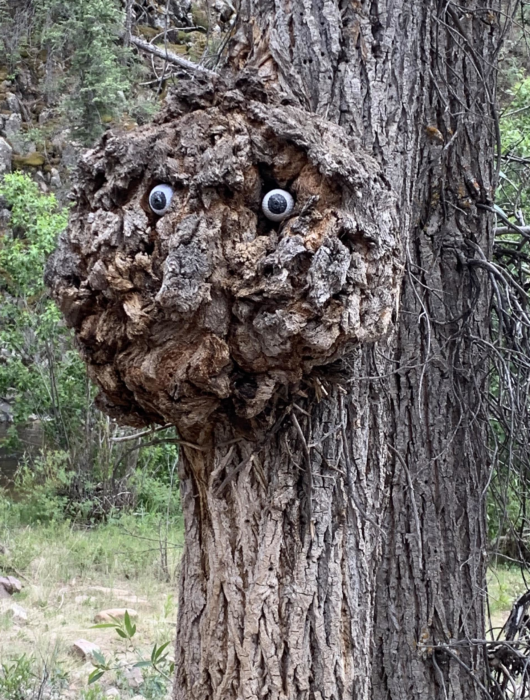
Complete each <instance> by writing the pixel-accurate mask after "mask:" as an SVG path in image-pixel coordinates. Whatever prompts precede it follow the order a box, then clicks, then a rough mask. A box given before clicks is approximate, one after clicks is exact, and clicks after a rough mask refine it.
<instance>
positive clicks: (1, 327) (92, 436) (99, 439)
mask: <svg viewBox="0 0 530 700" xmlns="http://www.w3.org/2000/svg"><path fill="white" fill-rule="evenodd" d="M0 196H2V197H3V198H4V200H5V201H6V203H7V205H8V206H9V207H10V208H11V221H10V227H11V228H10V230H9V231H8V232H7V234H6V235H5V236H4V237H2V238H0V302H1V304H0V397H4V398H5V399H8V400H9V401H10V402H11V403H12V407H13V427H12V429H11V442H12V444H14V443H16V440H17V429H18V428H19V427H20V426H23V425H24V424H25V423H26V422H28V421H29V420H30V419H33V420H34V419H38V420H39V422H40V425H41V426H42V430H43V433H44V443H45V448H44V449H43V450H42V452H41V454H40V455H38V456H37V457H36V458H35V457H34V458H32V460H31V462H30V461H28V460H26V462H24V463H23V464H22V465H21V468H20V470H19V473H18V475H17V478H16V483H15V486H16V488H17V490H18V494H19V504H18V508H19V515H20V518H21V520H22V521H24V522H49V521H52V520H57V519H58V518H60V517H67V518H69V519H71V520H76V521H86V520H88V521H90V520H95V519H101V518H106V517H108V516H109V515H110V514H111V513H112V511H113V510H114V509H116V508H118V509H121V508H131V507H133V506H135V505H137V504H138V506H139V507H140V509H142V510H143V511H145V512H158V513H165V514H167V513H169V514H174V513H176V512H177V510H178V505H175V503H178V500H177V499H173V500H172V502H171V503H170V505H169V510H168V490H172V489H174V490H176V479H175V478H173V477H174V476H175V474H174V465H175V463H176V458H177V455H178V452H177V447H176V445H175V444H174V440H175V434H174V431H173V430H167V431H165V433H164V434H162V433H158V434H157V439H156V440H153V439H152V436H151V435H149V434H147V435H145V436H144V437H143V438H140V439H134V436H132V438H133V439H131V440H129V439H128V437H127V431H122V430H121V429H120V428H119V427H118V426H117V425H116V424H114V423H113V422H112V421H111V420H110V419H109V418H107V417H106V416H104V415H102V414H101V413H100V412H99V411H97V410H96V409H95V406H94V398H95V394H96V389H95V387H94V386H93V385H92V383H91V382H90V381H89V379H88V377H87V373H86V368H85V365H84V364H83V362H82V361H81V359H80V358H79V355H78V353H77V351H76V350H75V348H74V339H73V334H72V332H71V331H70V330H69V329H68V328H66V327H65V325H64V322H63V320H62V318H61V315H60V313H59V310H58V309H57V307H56V305H55V303H54V302H53V301H52V300H51V299H50V298H49V297H48V296H47V294H46V290H45V287H44V282H43V274H44V266H45V262H46V258H47V256H48V255H49V253H50V252H51V251H52V250H53V249H54V246H55V241H56V239H57V236H58V235H59V233H60V232H61V231H62V229H63V228H64V227H65V225H66V222H67V212H66V211H65V210H63V209H60V208H59V206H58V204H57V201H56V200H55V197H54V196H53V195H44V194H42V193H40V192H39V190H38V188H37V186H36V184H35V183H34V182H33V181H32V180H31V178H30V177H29V176H27V175H24V174H21V173H13V174H11V175H7V176H6V177H5V179H4V181H3V183H2V184H0ZM129 432H130V431H129ZM124 437H125V438H127V439H125V440H124ZM167 440H172V441H173V442H169V443H168V442H167ZM144 445H145V447H143V446H144ZM136 493H138V501H137V498H136Z"/></svg>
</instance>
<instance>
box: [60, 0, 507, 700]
mask: <svg viewBox="0 0 530 700" xmlns="http://www.w3.org/2000/svg"><path fill="white" fill-rule="evenodd" d="M499 24H500V13H499V12H498V3H497V1H496V0H494V2H486V1H485V0H474V1H470V2H468V3H466V5H465V9H464V8H463V6H462V5H456V4H454V5H453V4H452V3H450V2H445V1H443V2H440V1H438V0H362V1H359V2H356V1H354V0H298V1H297V2H296V3H295V2H293V1H292V0H242V3H241V10H240V17H239V22H238V29H237V32H236V33H235V36H234V38H233V41H232V43H231V46H230V52H229V58H228V63H227V66H226V68H225V73H224V77H223V78H220V79H218V80H217V82H214V83H213V84H211V83H208V82H206V79H204V78H196V79H194V80H191V81H189V82H183V83H182V84H181V85H180V87H179V88H178V90H177V91H176V92H175V93H174V95H173V96H172V97H171V98H170V99H169V101H168V105H167V108H166V110H165V112H164V114H163V115H162V116H161V117H160V118H158V120H157V122H156V123H155V124H154V125H153V126H149V127H144V128H143V129H141V130H138V132H136V133H134V134H127V135H120V134H112V133H111V134H108V135H106V137H104V139H103V140H102V142H101V143H100V144H99V146H98V147H97V148H96V149H94V150H93V151H90V152H89V153H88V154H87V155H86V156H85V157H84V158H83V160H82V161H81V163H80V168H79V173H78V184H77V186H76V188H75V189H74V192H75V194H76V199H77V204H76V207H75V209H74V212H73V214H72V217H71V223H70V227H69V230H68V233H67V235H66V236H65V237H63V239H62V241H61V244H60V247H59V249H58V252H57V253H56V254H55V256H54V258H53V259H52V260H51V262H50V265H49V268H48V280H49V283H50V285H51V286H52V288H53V290H54V294H55V295H56V297H57V299H58V300H59V302H60V304H61V308H62V309H63V312H64V313H65V316H66V318H67V320H68V322H69V323H70V324H71V325H72V326H74V327H75V328H76V332H77V337H78V340H79V344H80V348H81V351H82V353H83V355H84V357H85V359H86V361H87V363H88V365H89V369H90V372H91V375H92V376H93V378H94V379H95V381H97V382H98V384H99V385H100V387H101V389H102V395H101V399H100V403H101V406H102V407H103V408H104V409H105V410H106V411H107V412H109V413H110V414H111V415H114V416H115V417H116V418H117V419H118V420H120V421H122V422H124V423H128V424H131V425H145V424H148V423H153V422H161V423H164V422H168V421H169V422H172V423H174V424H175V425H176V426H177V427H178V430H179V432H180V435H181V437H182V439H183V441H184V444H183V448H182V451H183V458H182V460H181V486H182V496H183V508H184V514H185V526H186V550H185V554H184V557H183V562H182V578H181V586H180V598H179V621H178V637H177V647H176V669H177V670H176V681H175V690H174V695H175V698H176V700H184V699H185V700H207V699H213V698H216V699H219V700H230V699H231V698H233V699H236V698H237V699H238V700H239V699H243V698H245V699H248V700H250V699H251V698H263V699H267V700H280V699H281V700H305V699H308V700H309V699H310V698H315V699H317V698H318V699H319V700H324V699H325V700H332V699H333V700H335V699H339V698H341V699H342V698H355V699H357V700H360V699H366V700H368V699H371V700H403V699H404V698H407V700H408V699H409V698H410V699H414V698H418V699H419V698H422V699H424V698H438V697H439V698H455V699H457V698H466V700H469V699H471V698H479V697H482V695H481V689H480V682H481V670H480V669H481V664H482V663H483V661H482V659H481V656H480V651H479V650H475V649H474V648H473V647H471V646H470V647H469V648H466V647H464V648H463V649H460V650H459V652H458V653H457V654H456V653H453V652H452V651H451V648H449V651H443V650H441V649H440V648H438V649H436V650H433V647H435V646H436V645H445V646H446V647H447V645H450V644H451V643H453V642H455V641H458V640H463V639H472V638H480V637H483V634H484V630H483V628H484V619H483V602H484V601H483V596H484V585H485V584H484V573H485V571H484V570H485V560H484V547H485V530H484V504H483V493H484V488H485V485H486V482H487V477H488V465H487V458H486V452H485V449H484V443H485V417H484V413H483V409H482V403H481V398H482V396H483V393H484V390H485V386H486V379H487V363H486V361H485V359H484V356H483V354H482V351H481V347H483V345H482V344H481V342H480V340H481V339H483V338H485V337H487V326H488V324H487V315H488V308H487V283H486V280H485V279H484V278H483V277H482V276H481V273H480V266H479V265H476V264H475V263H476V261H477V260H481V259H482V257H485V258H488V257H489V254H490V248H491V222H490V220H489V215H488V214H487V211H486V210H485V209H482V208H481V206H480V205H483V206H488V205H490V204H491V200H492V192H493V188H494V172H493V169H494V168H493V143H494V140H495V123H496V119H495V113H494V90H495V67H494V66H495V60H496V56H497V52H498V41H499ZM158 183H168V184H170V185H171V186H172V187H173V189H174V191H175V193H174V197H173V201H172V204H171V207H170V209H169V211H168V212H167V213H166V214H165V215H164V216H162V217H160V218H157V217H156V216H155V215H154V214H153V213H152V212H151V211H150V210H149V206H148V202H147V200H148V195H149V192H150V190H151V189H152V187H153V186H154V185H156V184H158ZM278 186H280V187H282V188H284V189H289V190H290V191H291V192H292V193H293V194H294V195H295V198H296V207H295V210H294V212H293V215H292V217H291V218H289V219H288V220H287V221H286V222H285V223H283V224H281V225H279V226H277V225H272V224H271V222H268V221H267V220H266V219H265V218H264V217H263V216H262V214H261V213H260V203H261V199H262V197H263V195H264V194H265V193H266V192H267V191H268V190H270V189H271V188H273V187H278ZM466 666H467V667H468V669H469V670H474V671H475V677H473V676H472V674H471V673H469V670H466V668H465V667H466Z"/></svg>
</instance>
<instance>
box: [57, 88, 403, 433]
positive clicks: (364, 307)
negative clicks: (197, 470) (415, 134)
mask: <svg viewBox="0 0 530 700" xmlns="http://www.w3.org/2000/svg"><path fill="white" fill-rule="evenodd" d="M160 183H166V184H169V185H171V187H172V188H173V189H174V196H173V200H172V203H171V207H170V209H169V211H168V212H167V213H165V214H164V215H163V216H161V217H158V216H157V215H156V214H154V213H153V212H152V211H151V209H150V207H149V202H148V198H149V193H150V192H151V190H152V188H153V187H154V186H156V185H157V184H160ZM275 187H280V188H283V189H286V190H288V191H290V192H291V193H292V195H293V196H294V198H295V200H296V204H295V209H294V211H293V213H292V215H291V216H289V217H288V219H286V220H285V221H283V222H281V223H280V224H275V223H273V222H271V221H269V220H268V219H266V218H265V216H264V215H263V213H262V211H261V202H262V200H263V197H264V196H265V194H266V193H267V192H268V191H269V190H271V189H273V188H275ZM73 194H74V198H75V200H76V204H75V207H74V210H73V212H72V215H71V219H70V225H69V228H68V230H67V232H66V233H65V235H64V236H63V237H62V238H61V241H60V244H59V248H58V251H57V252H56V254H55V255H54V257H53V258H52V259H51V261H50V263H49V266H48V272H47V280H48V283H49V284H50V286H51V288H52V290H53V294H54V296H55V298H56V299H57V300H58V302H59V305H60V307H61V309H62V311H63V313H64V315H65V317H66V319H67V321H68V323H69V324H70V325H71V326H73V327H74V328H75V331H76V336H77V340H78V342H79V346H80V348H81V351H82V354H83V357H84V359H85V361H86V362H87V364H88V367H89V372H90V375H91V377H92V378H93V379H94V380H95V381H96V382H97V384H98V385H99V387H100V388H101V391H102V395H101V397H100V406H101V407H102V408H103V409H104V410H106V411H107V412H108V413H110V414H111V415H113V416H114V417H116V418H118V419H119V420H120V421H121V422H122V423H128V424H132V425H143V424H149V423H153V422H159V423H167V422H170V423H173V424H175V425H176V426H177V427H178V428H179V429H181V430H187V429H188V428H191V427H193V426H198V425H203V424H204V423H205V422H208V421H210V422H211V421H213V420H214V419H215V416H216V415H220V414H223V415H237V416H241V417H243V418H247V419H248V418H253V417H255V416H257V415H259V414H262V413H263V412H264V411H265V410H266V409H267V406H268V404H269V402H270V400H271V398H272V397H273V396H274V394H275V392H276V390H277V389H278V388H279V387H282V390H285V387H288V388H289V390H291V391H294V390H296V389H297V388H298V387H299V386H300V383H301V382H302V381H303V380H305V379H307V378H308V377H310V376H311V374H312V373H313V372H314V371H315V369H316V368H319V367H321V366H323V365H326V364H328V363H330V362H333V361H334V360H336V359H337V358H338V357H340V356H342V355H343V354H344V353H346V352H348V351H349V350H351V349H352V348H354V347H357V346H359V345H360V344H366V343H371V342H374V341H376V340H379V339H381V338H382V337H384V336H385V334H387V333H388V331H389V328H390V325H391V319H392V314H393V311H394V310H395V309H396V305H397V299H398V290H399V285H400V280H401V269H402V264H401V257H402V254H401V249H400V245H401V244H400V237H399V230H398V226H399V224H398V216H397V212H396V199H395V197H394V195H393V193H392V191H391V188H390V186H389V184H388V182H387V180H386V179H385V177H384V175H383V173H382V170H381V166H380V165H379V164H378V163H377V161H376V160H375V159H373V158H372V157H371V156H369V155H367V154H366V153H365V152H363V150H362V149H361V148H360V147H359V144H357V143H356V142H355V141H354V140H352V136H351V135H347V134H346V132H345V131H344V130H343V129H342V128H341V127H340V126H338V125H336V124H331V123H329V122H327V121H325V120H324V119H322V118H320V117H318V116H316V115H314V114H310V113H308V112H306V111H305V110H301V109H300V108H298V107H295V106H291V105H289V104H282V101H281V100H280V99H279V98H278V97H277V96H276V95H275V94H273V93H271V92H269V93H267V92H266V91H265V90H264V89H263V87H262V86H261V85H260V84H259V82H258V81H257V80H256V79H255V78H253V77H252V76H246V77H245V76H243V77H240V78H239V79H238V80H236V81H232V82H231V83H230V84H226V83H222V82H221V81H219V82H218V83H217V84H216V85H215V86H212V85H211V84H209V83H206V82H204V83H201V81H200V80H197V81H195V82H194V84H193V86H192V89H190V85H185V87H184V89H182V90H181V92H178V91H176V92H175V93H174V94H173V95H172V96H171V97H170V99H169V100H168V103H167V106H166V108H165V111H164V112H163V114H162V115H161V116H160V117H159V118H158V119H157V120H156V122H155V123H154V124H152V125H149V126H145V127H142V128H139V129H137V130H135V131H133V132H128V133H117V132H109V133H107V134H106V135H105V136H104V138H103V139H102V140H101V141H100V143H99V144H98V145H97V146H96V147H95V148H94V149H93V150H91V151H88V152H87V153H86V154H85V156H84V157H83V158H82V159H81V161H80V163H79V167H78V171H77V180H76V184H75V185H74V189H73Z"/></svg>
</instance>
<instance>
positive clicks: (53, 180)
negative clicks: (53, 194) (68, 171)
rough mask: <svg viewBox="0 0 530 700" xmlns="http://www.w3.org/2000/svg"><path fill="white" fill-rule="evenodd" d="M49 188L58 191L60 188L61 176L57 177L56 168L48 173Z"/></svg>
mask: <svg viewBox="0 0 530 700" xmlns="http://www.w3.org/2000/svg"><path fill="white" fill-rule="evenodd" d="M50 175H51V177H50V187H54V188H55V189H59V187H62V184H63V182H62V180H61V176H60V175H59V171H58V170H57V168H52V169H51V171H50Z"/></svg>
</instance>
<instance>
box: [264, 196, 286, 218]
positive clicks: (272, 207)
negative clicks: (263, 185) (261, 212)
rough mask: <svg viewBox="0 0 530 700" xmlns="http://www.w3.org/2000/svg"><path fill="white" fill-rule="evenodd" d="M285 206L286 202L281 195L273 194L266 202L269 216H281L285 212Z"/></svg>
mask: <svg viewBox="0 0 530 700" xmlns="http://www.w3.org/2000/svg"><path fill="white" fill-rule="evenodd" d="M287 206H288V204H287V200H286V199H285V197H284V196H283V195H282V194H273V195H272V197H269V201H268V202H267V207H268V208H269V211H270V212H271V214H283V213H284V212H285V211H286V210H287Z"/></svg>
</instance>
